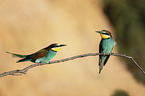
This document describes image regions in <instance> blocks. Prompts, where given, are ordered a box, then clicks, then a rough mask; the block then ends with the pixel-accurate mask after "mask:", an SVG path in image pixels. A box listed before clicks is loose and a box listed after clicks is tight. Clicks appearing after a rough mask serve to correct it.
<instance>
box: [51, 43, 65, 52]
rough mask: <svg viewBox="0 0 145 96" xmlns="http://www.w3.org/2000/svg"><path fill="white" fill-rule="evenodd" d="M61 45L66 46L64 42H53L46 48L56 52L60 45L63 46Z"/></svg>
mask: <svg viewBox="0 0 145 96" xmlns="http://www.w3.org/2000/svg"><path fill="white" fill-rule="evenodd" d="M63 46H67V45H65V44H58V43H54V44H51V45H49V46H48V48H50V49H51V50H53V51H56V52H57V51H59V50H60V49H61V47H63Z"/></svg>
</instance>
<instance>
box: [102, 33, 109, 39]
mask: <svg viewBox="0 0 145 96" xmlns="http://www.w3.org/2000/svg"><path fill="white" fill-rule="evenodd" d="M100 35H101V37H102V38H104V39H107V38H109V37H110V36H109V35H104V34H100Z"/></svg>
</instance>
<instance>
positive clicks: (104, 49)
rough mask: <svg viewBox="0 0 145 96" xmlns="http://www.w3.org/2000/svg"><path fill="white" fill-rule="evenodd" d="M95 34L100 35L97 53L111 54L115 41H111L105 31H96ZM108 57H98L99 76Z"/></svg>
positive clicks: (107, 32)
mask: <svg viewBox="0 0 145 96" xmlns="http://www.w3.org/2000/svg"><path fill="white" fill-rule="evenodd" d="M96 32H98V33H100V35H101V38H102V40H101V42H100V45H99V53H106V54H110V53H111V52H112V49H113V47H114V46H115V41H114V40H113V37H112V35H111V33H110V32H109V31H107V30H102V31H96ZM109 57H110V55H106V56H103V55H99V74H100V73H101V70H102V69H103V66H105V64H106V62H107V61H108V59H109Z"/></svg>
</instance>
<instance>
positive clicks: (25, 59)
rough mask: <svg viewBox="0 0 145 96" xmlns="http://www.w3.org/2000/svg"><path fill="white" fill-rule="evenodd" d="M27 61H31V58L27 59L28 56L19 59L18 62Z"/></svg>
mask: <svg viewBox="0 0 145 96" xmlns="http://www.w3.org/2000/svg"><path fill="white" fill-rule="evenodd" d="M25 61H31V59H27V58H24V59H20V60H18V61H17V62H16V63H19V62H25Z"/></svg>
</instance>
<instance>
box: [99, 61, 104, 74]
mask: <svg viewBox="0 0 145 96" xmlns="http://www.w3.org/2000/svg"><path fill="white" fill-rule="evenodd" d="M103 66H104V63H101V64H100V65H99V74H100V73H101V70H102V69H103Z"/></svg>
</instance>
